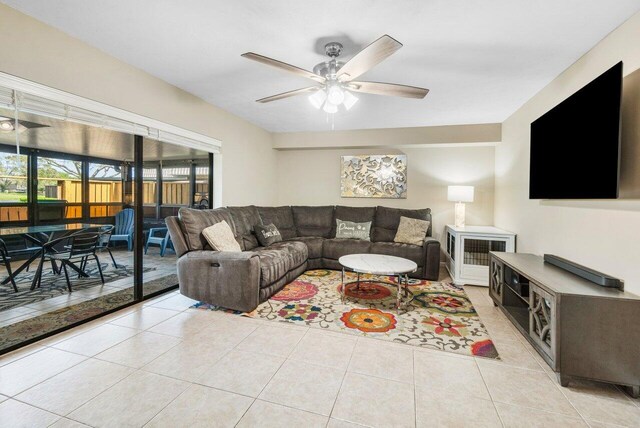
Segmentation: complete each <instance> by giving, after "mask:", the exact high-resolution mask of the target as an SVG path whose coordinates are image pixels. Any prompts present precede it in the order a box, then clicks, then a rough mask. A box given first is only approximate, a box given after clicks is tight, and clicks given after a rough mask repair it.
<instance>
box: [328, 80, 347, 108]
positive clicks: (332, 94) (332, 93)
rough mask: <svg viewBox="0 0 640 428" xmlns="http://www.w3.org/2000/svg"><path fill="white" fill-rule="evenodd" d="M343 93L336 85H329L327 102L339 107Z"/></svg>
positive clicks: (342, 99)
mask: <svg viewBox="0 0 640 428" xmlns="http://www.w3.org/2000/svg"><path fill="white" fill-rule="evenodd" d="M344 92H345V91H343V90H342V88H341V87H340V86H338V85H331V86H329V89H328V90H327V101H328V102H330V103H331V104H333V105H336V106H338V105H340V104H342V102H343V101H344Z"/></svg>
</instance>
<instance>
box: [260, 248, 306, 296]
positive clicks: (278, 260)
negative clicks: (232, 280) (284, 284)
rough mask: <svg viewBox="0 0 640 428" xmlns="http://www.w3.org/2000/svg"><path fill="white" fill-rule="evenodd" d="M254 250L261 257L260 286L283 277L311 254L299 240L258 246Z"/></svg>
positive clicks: (262, 286) (266, 285)
mask: <svg viewBox="0 0 640 428" xmlns="http://www.w3.org/2000/svg"><path fill="white" fill-rule="evenodd" d="M254 252H255V254H256V255H257V256H258V258H259V259H260V288H264V287H268V286H269V285H271V284H273V283H274V282H276V281H278V280H279V279H281V278H283V277H284V276H285V275H286V274H287V273H288V272H289V271H291V270H293V269H296V268H297V267H299V266H300V265H302V264H304V262H305V261H306V260H307V257H308V256H309V253H308V252H307V246H306V244H304V243H302V242H297V241H282V242H276V243H275V244H273V245H270V246H269V247H257V248H255V249H254Z"/></svg>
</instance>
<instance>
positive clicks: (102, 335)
mask: <svg viewBox="0 0 640 428" xmlns="http://www.w3.org/2000/svg"><path fill="white" fill-rule="evenodd" d="M466 289H467V293H468V294H469V297H470V298H471V299H472V301H473V303H474V305H475V306H476V308H477V310H478V312H479V313H480V316H481V318H482V319H483V320H484V321H485V322H486V324H487V327H488V329H489V332H490V334H491V335H492V337H493V338H494V339H495V341H496V345H497V347H498V350H499V352H500V354H501V356H502V361H494V360H486V359H481V358H473V357H466V356H461V355H457V354H451V353H445V352H438V351H428V350H421V349H418V348H416V347H412V346H407V345H400V344H391V343H388V342H382V341H379V340H375V339H370V338H358V337H354V336H350V335H343V334H340V333H327V332H322V331H318V330H316V329H308V328H304V327H298V326H290V325H286V324H276V323H271V322H265V321H259V320H252V319H247V318H241V317H238V316H234V315H229V314H223V313H217V312H210V311H200V310H194V309H188V308H189V306H190V305H191V304H192V303H193V302H192V301H191V300H190V299H187V298H185V297H183V296H181V295H179V294H178V293H177V292H172V293H168V294H166V295H163V296H160V297H158V298H156V299H154V300H152V301H148V302H145V303H144V304H139V305H136V306H134V307H131V308H127V309H125V310H123V311H120V312H118V313H116V314H112V315H110V316H108V317H105V318H102V319H99V320H96V321H93V322H91V323H89V324H87V325H84V326H81V327H79V328H76V329H73V330H71V331H68V332H65V333H62V334H60V335H58V336H54V337H52V338H49V339H46V340H44V341H42V342H40V343H37V344H34V345H31V346H29V347H27V348H24V349H21V350H18V351H16V352H14V353H12V354H8V355H5V356H2V357H0V426H2V427H14V426H30V427H38V426H43V427H44V426H54V427H83V426H95V427H120V426H150V427H181V426H184V427H191V426H229V427H232V426H239V427H285V426H304V427H315V426H318V427H358V426H376V427H404V426H407V427H413V426H419V427H466V426H469V427H484V426H486V427H494V426H495V427H500V426H506V427H556V426H557V427H573V426H576V427H579V426H581V427H588V426H591V427H593V428H595V427H616V426H640V404H639V402H638V400H632V399H631V398H629V397H628V396H626V395H625V394H624V393H623V392H621V391H620V390H619V389H617V388H616V387H613V386H607V385H603V384H592V383H588V382H575V383H572V384H571V386H570V387H569V388H562V387H560V386H559V385H558V383H557V382H556V380H555V377H554V375H553V374H552V373H551V372H550V370H549V368H548V367H547V366H546V364H545V363H544V362H543V361H542V360H541V359H540V358H539V357H537V355H536V354H535V352H534V350H533V349H532V348H531V346H530V345H529V344H528V343H526V342H525V341H524V338H523V337H521V336H520V335H519V334H518V333H517V332H516V331H515V330H514V329H513V328H512V327H511V326H510V324H509V323H508V322H507V320H506V319H505V318H504V316H503V315H502V314H501V313H500V312H499V311H498V310H497V309H496V308H494V307H493V305H492V304H491V301H490V300H489V299H488V297H487V290H486V289H485V288H480V287H466Z"/></svg>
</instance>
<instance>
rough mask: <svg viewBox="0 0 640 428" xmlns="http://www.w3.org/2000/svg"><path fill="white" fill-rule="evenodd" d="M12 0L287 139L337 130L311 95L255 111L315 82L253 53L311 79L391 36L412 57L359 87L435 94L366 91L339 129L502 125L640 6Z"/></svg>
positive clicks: (437, 0) (526, 1)
mask: <svg viewBox="0 0 640 428" xmlns="http://www.w3.org/2000/svg"><path fill="white" fill-rule="evenodd" d="M0 1H2V2H3V3H6V4H7V5H9V6H11V7H13V8H15V9H18V10H20V11H22V12H24V13H26V14H28V15H31V16H33V17H35V18H37V19H39V20H41V21H43V22H45V23H47V24H49V25H52V26H54V27H56V28H59V29H61V30H62V31H64V32H66V33H68V34H70V35H72V36H74V37H77V38H78V39H81V40H83V41H85V42H87V43H88V44H90V45H93V46H96V47H98V48H99V49H101V50H103V51H105V52H107V53H109V54H111V55H113V56H115V57H117V58H119V59H121V60H123V61H125V62H127V63H129V64H132V65H134V66H136V67H138V68H140V69H143V70H145V71H147V72H148V73H150V74H152V75H155V76H157V77H159V78H161V79H163V80H165V81H167V82H169V83H171V84H173V85H175V86H178V87H180V88H182V89H184V90H186V91H188V92H191V93H193V94H195V95H197V96H199V97H201V98H203V99H205V100H207V101H209V102H211V103H212V104H215V105H217V106H219V107H222V108H223V109H226V110H228V111H230V112H232V113H235V114H237V115H238V116H241V117H243V118H245V119H247V120H249V121H250V122H252V123H255V124H256V125H259V126H261V127H263V128H265V129H267V130H270V131H279V132H281V131H322V130H328V129H331V125H330V124H329V123H327V118H326V115H325V114H324V113H322V112H320V111H317V110H315V109H314V108H313V107H312V106H311V105H310V103H309V102H308V101H307V99H306V97H305V96H299V97H296V98H290V99H285V100H281V101H276V102H273V103H269V104H257V103H255V101H254V100H256V99H258V98H262V97H265V96H269V95H273V94H277V93H280V92H285V91H288V90H292V89H297V88H301V87H304V86H309V83H310V82H311V81H307V80H306V79H303V78H299V77H296V76H289V75H288V74H287V73H284V72H281V71H279V70H275V69H272V68H270V67H267V66H264V65H261V64H258V63H255V62H252V61H249V60H247V59H244V58H241V57H240V54H242V53H243V52H247V51H253V52H256V53H260V54H263V55H266V56H270V57H273V58H276V59H279V60H282V61H285V62H288V63H291V64H294V65H297V66H299V67H302V68H306V69H311V68H312V67H313V66H314V64H316V63H318V62H320V61H322V60H323V54H324V52H323V48H322V46H323V45H324V43H326V42H327V41H330V40H338V41H340V42H342V43H343V44H344V45H345V49H344V54H343V55H344V57H347V58H348V57H350V56H352V55H354V54H355V53H356V52H357V51H358V50H359V49H360V48H362V47H364V46H366V45H367V44H368V43H370V42H371V41H373V40H375V39H376V38H378V37H379V36H381V35H383V34H389V35H391V36H392V37H394V38H396V39H397V40H399V41H400V42H402V43H403V44H404V47H403V48H402V49H400V51H398V52H397V53H396V54H395V55H393V56H392V57H390V58H389V59H387V60H386V61H385V62H383V63H382V64H380V65H378V66H377V67H376V68H374V69H373V70H371V71H370V72H368V73H366V74H365V75H363V76H362V77H361V80H373V81H382V82H391V83H401V84H407V85H414V86H422V87H426V88H429V89H431V92H430V93H429V95H427V97H426V98H425V99H424V100H414V99H404V98H393V97H381V96H376V95H367V94H361V95H359V97H360V102H359V103H358V104H356V106H355V107H354V108H353V109H352V110H351V111H349V112H341V113H339V114H336V115H335V129H340V130H345V129H363V128H391V127H410V126H428V125H448V124H467V123H487V122H502V121H503V120H504V119H506V118H507V117H508V116H509V115H510V114H511V113H513V112H514V111H515V110H516V109H517V108H518V107H519V106H521V105H522V104H523V103H524V102H525V101H527V100H528V99H529V98H530V97H531V96H533V95H534V94H535V93H536V92H537V91H539V90H540V89H542V88H543V87H544V86H545V85H546V84H547V83H548V82H550V81H551V80H552V79H553V78H555V77H556V76H557V75H558V74H560V72H562V71H563V70H564V69H565V68H567V67H568V66H569V65H571V64H572V63H573V62H574V61H575V60H577V59H578V58H579V57H580V56H581V55H582V54H584V53H585V52H587V51H588V50H589V49H590V48H591V47H593V46H594V45H595V44H596V43H597V42H598V41H599V40H601V39H602V38H603V37H604V36H606V35H607V34H608V33H609V32H611V31H612V30H614V29H615V28H616V27H618V26H619V25H620V24H622V22H624V21H625V20H626V19H628V18H629V17H630V16H631V15H633V14H634V13H635V12H636V11H638V10H640V0H615V1H605V0H561V1H558V0H537V1H531V0H457V1H456V0H453V1H452V0H403V1H391V0H377V1H373V0H350V1H344V0H342V1H340V0H323V1H317V0H314V1H301V0H269V1H265V0H243V1H233V0H227V1H218V0H215V1H212V0H182V1H178V0H174V1H170V0H136V1H124V0H101V1H86V0H57V1H50V0H0ZM70 66H72V65H70ZM603 71H604V70H603Z"/></svg>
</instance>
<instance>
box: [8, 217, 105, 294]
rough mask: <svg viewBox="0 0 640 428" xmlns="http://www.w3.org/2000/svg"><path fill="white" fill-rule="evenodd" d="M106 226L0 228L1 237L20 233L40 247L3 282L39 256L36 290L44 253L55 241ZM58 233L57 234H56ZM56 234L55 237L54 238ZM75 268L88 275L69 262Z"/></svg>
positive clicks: (34, 279)
mask: <svg viewBox="0 0 640 428" xmlns="http://www.w3.org/2000/svg"><path fill="white" fill-rule="evenodd" d="M102 226H104V224H93V223H68V224H50V225H40V226H19V227H1V228H0V239H2V237H3V236H15V235H20V236H23V237H24V238H25V239H26V240H28V241H29V242H31V243H32V244H34V246H35V247H38V248H39V250H37V251H34V252H33V254H32V255H31V256H30V257H29V258H28V259H27V261H25V262H24V263H23V264H22V265H20V267H19V268H18V269H16V270H14V271H13V273H12V274H11V276H9V277H7V278H5V279H4V280H3V281H2V282H1V284H3V285H4V284H7V283H9V281H11V278H12V277H13V278H15V277H16V276H17V275H18V274H19V273H20V272H22V271H23V270H25V269H26V268H27V267H29V265H30V264H31V263H33V262H34V261H35V260H36V259H37V258H40V263H39V264H38V269H37V270H36V273H35V275H34V276H33V281H32V282H31V290H34V289H35V288H36V286H37V285H38V280H39V279H40V276H41V275H42V267H43V263H44V255H45V251H46V250H49V249H51V248H52V247H53V246H54V245H55V243H57V242H59V241H60V240H61V238H67V237H70V236H72V235H74V234H76V233H82V232H83V231H86V230H90V229H99V228H100V227H102ZM56 234H57V236H56ZM54 236H55V239H54ZM68 266H70V267H71V268H72V269H73V270H75V271H76V272H77V273H78V275H80V276H84V277H87V276H89V275H87V274H86V273H85V272H84V271H83V270H82V269H80V268H79V267H78V266H76V265H75V264H73V263H69V265H68Z"/></svg>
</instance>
